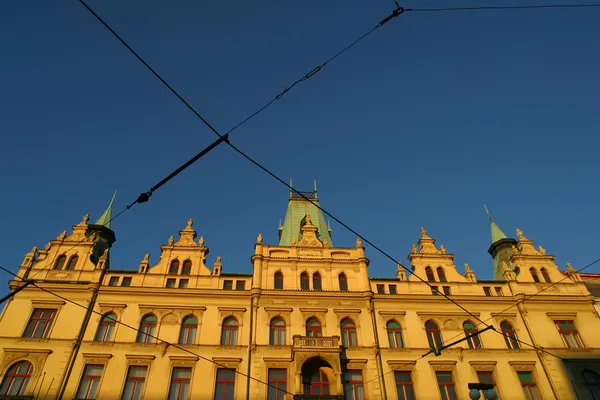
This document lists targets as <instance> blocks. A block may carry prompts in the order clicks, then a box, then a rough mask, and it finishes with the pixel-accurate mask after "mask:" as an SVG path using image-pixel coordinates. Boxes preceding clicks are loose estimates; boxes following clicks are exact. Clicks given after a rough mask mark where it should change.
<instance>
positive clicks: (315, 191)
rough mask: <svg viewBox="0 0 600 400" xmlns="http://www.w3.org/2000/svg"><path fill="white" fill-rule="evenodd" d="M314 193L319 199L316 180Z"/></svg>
mask: <svg viewBox="0 0 600 400" xmlns="http://www.w3.org/2000/svg"><path fill="white" fill-rule="evenodd" d="M314 193H315V199H316V198H317V180H316V179H315V189H314Z"/></svg>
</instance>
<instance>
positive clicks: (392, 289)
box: [388, 285, 398, 294]
mask: <svg viewBox="0 0 600 400" xmlns="http://www.w3.org/2000/svg"><path fill="white" fill-rule="evenodd" d="M388 290H389V292H390V294H398V286H397V285H388Z"/></svg>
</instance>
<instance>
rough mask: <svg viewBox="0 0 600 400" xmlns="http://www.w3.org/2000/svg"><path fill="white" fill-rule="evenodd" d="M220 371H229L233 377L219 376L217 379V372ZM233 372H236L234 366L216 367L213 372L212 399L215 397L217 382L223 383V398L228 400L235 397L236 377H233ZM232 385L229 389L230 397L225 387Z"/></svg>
mask: <svg viewBox="0 0 600 400" xmlns="http://www.w3.org/2000/svg"><path fill="white" fill-rule="evenodd" d="M220 371H225V372H227V371H231V372H232V375H231V376H233V379H226V378H227V377H225V378H221V379H219V372H220ZM235 374H236V369H235V368H217V370H216V373H215V395H214V399H215V400H218V399H217V388H218V385H219V383H222V384H224V390H223V400H229V399H235V387H236V385H235V384H236V379H235ZM230 384H231V385H232V386H233V387H232V390H231V397H229V396H228V392H227V388H228V386H229V385H230Z"/></svg>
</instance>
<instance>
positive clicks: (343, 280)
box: [338, 272, 348, 291]
mask: <svg viewBox="0 0 600 400" xmlns="http://www.w3.org/2000/svg"><path fill="white" fill-rule="evenodd" d="M338 281H339V283H340V290H342V291H346V290H348V278H346V274H344V273H343V272H342V273H341V274H339V275H338Z"/></svg>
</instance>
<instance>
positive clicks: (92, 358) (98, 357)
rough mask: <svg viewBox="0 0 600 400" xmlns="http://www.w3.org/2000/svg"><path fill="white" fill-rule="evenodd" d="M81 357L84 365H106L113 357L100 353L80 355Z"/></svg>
mask: <svg viewBox="0 0 600 400" xmlns="http://www.w3.org/2000/svg"><path fill="white" fill-rule="evenodd" d="M81 356H82V357H83V361H84V362H85V363H86V364H106V363H107V362H108V360H110V359H111V358H112V356H113V355H112V354H102V353H82V354H81Z"/></svg>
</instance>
